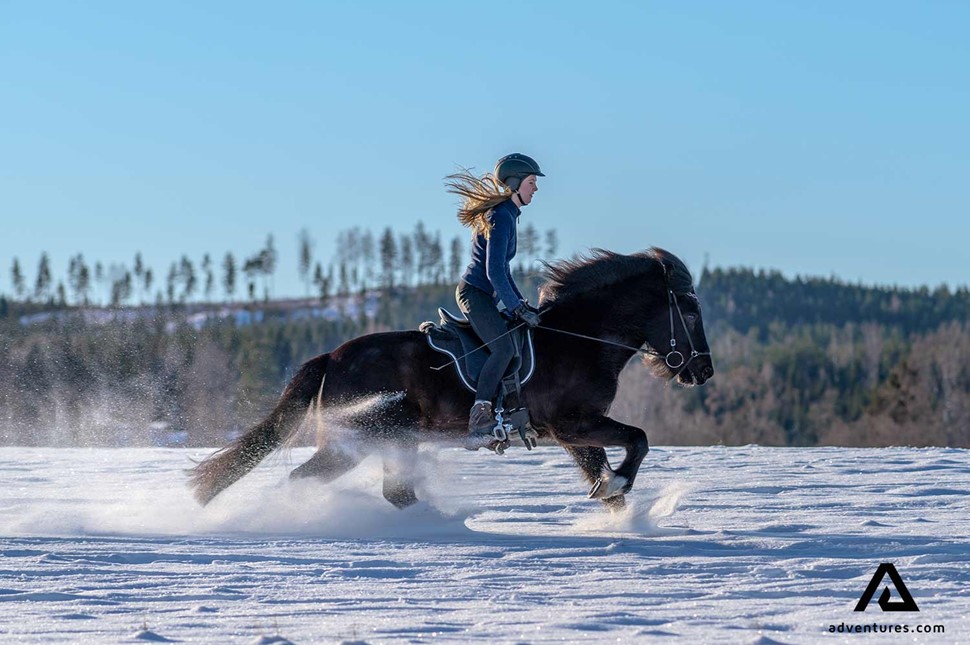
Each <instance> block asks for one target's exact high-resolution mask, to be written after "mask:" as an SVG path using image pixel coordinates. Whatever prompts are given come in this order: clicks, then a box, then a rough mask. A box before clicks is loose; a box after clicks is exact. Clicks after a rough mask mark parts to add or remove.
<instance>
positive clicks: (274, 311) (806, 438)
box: [0, 230, 970, 448]
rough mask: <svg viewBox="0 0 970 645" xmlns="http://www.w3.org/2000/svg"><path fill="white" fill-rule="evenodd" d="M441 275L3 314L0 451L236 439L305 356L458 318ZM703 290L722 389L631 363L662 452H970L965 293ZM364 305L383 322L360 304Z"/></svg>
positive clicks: (640, 422)
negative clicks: (445, 316)
mask: <svg viewBox="0 0 970 645" xmlns="http://www.w3.org/2000/svg"><path fill="white" fill-rule="evenodd" d="M343 235H345V237H344V238H342V241H343V242H344V243H345V244H346V245H347V246H348V247H350V249H351V250H348V251H344V253H345V255H342V256H340V259H342V260H343V261H344V262H345V264H346V266H347V267H348V269H347V273H348V278H347V280H348V284H349V283H351V281H352V280H353V277H352V276H353V273H352V268H351V265H352V264H354V266H355V267H356V269H357V278H356V279H357V281H358V283H359V284H361V285H363V284H370V281H371V280H373V281H374V284H376V285H379V284H381V280H382V278H381V277H380V273H379V271H380V264H379V262H377V260H376V258H377V257H379V250H378V249H379V245H376V246H375V249H374V253H375V261H374V262H373V263H371V264H370V266H371V267H372V271H373V275H371V276H368V273H367V266H368V264H367V262H366V261H365V260H364V258H365V257H366V256H367V253H366V252H365V251H364V250H363V248H364V247H365V245H366V242H364V241H363V240H364V235H363V231H360V230H357V231H356V232H345V233H344V234H343ZM373 239H374V241H375V244H376V243H377V241H378V240H379V238H377V237H374V238H373ZM432 239H434V238H433V237H432ZM396 241H398V242H399V241H400V238H397V239H396ZM411 243H412V244H413V243H414V240H413V238H411ZM355 245H356V247H357V248H358V249H360V250H359V251H358V252H354V251H352V249H353V248H354V247H355ZM398 252H400V247H399V249H398ZM335 260H337V259H336V258H335ZM355 263H356V264H355ZM436 264H437V263H436V262H431V263H429V264H426V265H424V268H423V269H419V267H418V262H417V260H415V266H414V269H413V271H414V273H413V274H412V279H411V281H410V282H409V283H408V282H406V281H405V280H404V278H403V276H404V274H402V273H401V272H400V271H401V268H400V265H399V264H398V265H394V266H395V269H394V275H393V280H394V282H393V283H391V282H388V281H387V280H386V279H385V282H384V284H388V285H390V284H393V285H394V286H393V287H391V286H388V287H386V288H384V289H380V290H377V288H376V287H375V289H371V290H363V289H360V288H357V289H353V288H351V289H348V293H347V295H346V296H345V297H344V298H340V299H337V300H333V301H332V302H331V303H330V307H331V308H333V307H335V306H338V305H339V307H343V309H342V310H341V311H342V312H343V313H342V314H341V315H340V316H337V317H332V316H331V317H319V316H317V315H316V314H315V313H314V311H317V313H319V311H318V310H321V309H322V307H320V305H319V304H313V303H314V302H319V301H317V300H316V299H314V300H313V301H308V302H307V306H308V307H310V306H315V307H317V310H312V311H311V310H309V309H304V310H301V311H303V313H304V314H307V315H301V316H297V315H294V310H293V309H292V307H289V308H287V307H284V306H283V303H277V302H274V301H269V302H260V303H257V304H250V305H248V307H249V308H250V309H252V310H254V311H259V312H260V313H261V314H262V317H261V320H260V321H259V322H253V323H252V324H242V323H240V322H238V321H236V320H235V319H233V318H231V317H230V318H226V319H219V318H210V319H209V320H208V321H207V322H205V323H204V324H202V325H201V326H200V325H198V324H196V325H193V324H190V321H189V316H188V313H190V311H191V310H192V309H191V308H183V307H179V306H175V307H164V308H157V309H155V310H154V311H152V312H151V314H152V315H151V316H146V317H125V316H124V315H123V314H124V313H125V312H124V310H120V311H116V312H115V313H116V314H117V317H116V318H115V319H114V320H113V322H108V323H105V322H103V321H102V322H98V323H95V322H89V321H88V320H87V319H86V318H85V317H84V316H83V315H82V313H83V312H82V311H80V310H75V309H73V308H68V309H67V310H65V312H64V314H65V315H64V316H60V317H51V318H48V319H45V320H44V321H42V322H40V323H37V324H30V325H24V324H21V323H20V322H19V318H17V317H16V316H12V315H7V316H6V317H4V316H2V315H0V419H3V420H4V421H3V423H0V443H7V444H24V443H27V444H50V445H61V444H111V445H114V444H124V443H135V444H137V443H144V442H145V441H146V440H147V439H146V434H145V432H146V431H145V428H146V427H148V424H149V423H151V422H152V421H157V420H162V421H165V422H168V423H170V424H171V425H172V427H174V428H179V429H183V430H185V431H186V432H187V433H188V437H189V439H188V441H189V443H191V444H194V445H218V444H222V443H224V442H225V439H226V438H227V435H229V434H231V433H232V432H235V431H238V430H240V429H242V428H244V427H245V426H247V425H248V424H250V423H252V422H253V421H254V420H256V419H258V418H259V417H260V416H261V415H263V414H264V413H265V412H266V411H268V410H269V409H271V408H272V405H273V403H274V401H275V399H276V397H277V396H278V395H279V392H280V391H281V389H282V387H283V386H284V384H285V383H286V382H287V380H288V379H289V377H290V376H291V375H292V374H293V373H294V371H295V370H296V369H297V368H298V366H299V365H300V364H301V363H302V362H303V361H304V360H306V359H308V358H310V357H312V356H314V355H316V354H318V353H321V352H326V351H330V350H332V349H333V348H334V347H336V346H337V345H339V344H340V343H342V342H344V341H346V340H348V339H349V338H352V337H354V336H358V335H360V334H363V333H369V332H375V331H384V330H393V329H414V328H416V327H417V325H418V323H420V322H421V321H422V320H426V319H429V318H434V317H435V313H434V312H435V310H436V308H437V307H438V306H442V305H444V306H452V307H453V303H454V284H453V282H451V281H450V280H444V279H442V277H441V274H439V273H436V269H435V265H436ZM526 269H528V265H525V264H523V265H522V266H518V267H516V273H515V276H516V281H517V282H518V284H519V285H520V286H521V287H522V289H523V293H526V294H527V295H530V294H531V295H532V296H533V297H534V295H535V291H536V287H537V285H538V283H539V282H540V281H541V279H542V277H541V275H540V274H538V273H536V272H534V271H528V270H526ZM203 276H204V274H203ZM436 276H437V277H436ZM436 280H437V281H438V282H439V283H438V284H436ZM203 284H204V278H203ZM697 290H698V295H699V297H700V301H701V307H702V313H703V317H704V323H705V328H706V331H707V336H708V339H709V340H710V343H711V348H712V351H713V357H714V363H715V368H716V374H715V376H714V378H713V379H712V380H711V381H709V383H708V384H707V385H705V386H704V387H702V388H692V389H686V390H685V389H681V388H678V387H671V386H669V385H668V384H665V383H663V382H660V381H658V380H656V379H654V378H653V377H652V376H651V375H650V374H649V371H648V370H647V369H646V368H645V367H644V366H643V365H641V364H640V362H639V361H637V360H634V361H631V363H630V365H628V366H627V368H626V370H624V372H623V374H622V376H621V380H620V388H619V393H618V395H617V398H616V401H615V402H614V405H613V409H612V410H611V415H613V416H614V417H615V418H618V419H620V420H623V421H625V422H628V423H632V424H635V425H637V426H640V427H643V428H645V429H646V430H647V433H648V435H649V437H650V439H651V442H652V443H654V444H711V443H723V444H728V445H737V444H746V443H758V444H762V445H777V446H803V445H853V446H879V445H899V444H903V445H917V446H920V445H943V446H951V447H964V448H967V447H970V323H968V320H970V317H968V316H967V312H968V308H970V294H968V291H967V289H966V288H965V287H961V288H957V289H954V290H950V289H945V288H939V289H924V288H919V289H900V288H895V287H893V288H889V287H865V286H861V285H856V284H850V283H845V282H841V281H839V280H836V279H831V278H830V279H814V278H813V279H805V278H796V279H786V278H785V277H783V276H782V275H781V274H779V273H777V272H764V271H754V270H750V269H743V268H735V269H705V270H704V271H703V272H702V273H701V275H700V277H699V281H698V289H697ZM365 299H370V301H372V302H374V303H376V309H375V310H370V311H372V312H373V311H376V313H371V314H365V313H364V311H365V309H364V308H362V307H360V306H357V307H352V306H350V305H351V304H354V303H356V304H357V305H360V304H361V303H362V302H363V301H364V300H365ZM17 306H23V303H17ZM200 306H201V305H196V307H195V309H198V307H200ZM14 308H15V307H14ZM0 310H2V302H0ZM11 312H12V311H11ZM540 350H541V348H540Z"/></svg>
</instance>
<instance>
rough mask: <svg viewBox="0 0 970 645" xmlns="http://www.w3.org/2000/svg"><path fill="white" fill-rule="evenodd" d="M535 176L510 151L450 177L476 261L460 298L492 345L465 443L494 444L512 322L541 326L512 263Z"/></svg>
mask: <svg viewBox="0 0 970 645" xmlns="http://www.w3.org/2000/svg"><path fill="white" fill-rule="evenodd" d="M536 177H545V175H543V174H542V171H541V170H539V164H537V163H536V162H535V160H534V159H532V158H531V157H528V156H526V155H523V154H519V153H513V154H510V155H506V156H505V157H502V158H501V159H499V160H498V163H497V164H495V170H494V171H493V172H492V173H491V174H486V175H484V176H483V177H481V178H478V177H475V176H474V175H472V174H471V173H470V172H468V171H465V172H462V173H459V174H456V175H451V176H449V177H448V181H447V184H446V185H447V186H448V189H449V192H452V193H455V194H457V195H459V196H461V197H462V205H461V207H460V208H459V209H458V220H459V221H460V222H461V223H462V224H463V225H464V226H467V227H469V228H471V229H472V236H473V244H472V259H471V263H470V264H469V265H468V268H467V269H465V273H464V275H462V277H461V281H460V282H459V283H458V288H457V289H456V291H455V298H456V300H457V301H458V307H459V308H460V309H461V311H462V313H464V314H465V317H466V318H467V319H468V320H469V322H471V324H472V328H474V330H475V333H477V334H478V336H479V337H480V338H481V339H482V342H484V343H487V344H488V348H489V350H490V352H491V353H490V354H489V356H488V359H487V360H486V361H485V364H484V365H483V366H482V371H481V374H480V375H479V377H478V389H477V391H476V393H475V403H474V405H473V406H472V409H471V411H470V413H469V418H468V433H469V440H468V441H467V442H466V447H468V448H469V449H470V450H477V449H478V448H479V447H481V446H490V447H491V445H492V444H493V442H490V441H489V437H491V435H492V430H493V428H494V426H495V416H494V414H493V412H492V402H493V401H494V400H495V398H496V397H497V396H498V391H499V387H500V385H501V382H502V377H503V376H504V375H505V371H506V369H508V366H509V363H511V361H512V359H513V358H514V356H515V346H514V345H513V342H512V338H511V335H510V334H508V333H507V332H508V331H509V326H508V323H507V320H508V319H509V318H511V319H512V320H520V321H521V322H524V323H525V324H527V325H528V326H529V327H535V326H536V325H538V324H539V314H538V312H537V311H536V309H535V308H533V307H531V306H530V305H529V304H528V303H527V302H526V300H525V298H523V297H522V294H521V293H520V292H519V289H518V287H516V286H515V282H514V281H513V280H512V270H511V268H510V262H511V260H512V258H513V257H515V251H516V222H517V221H518V219H519V215H520V214H521V212H522V210H521V209H522V207H523V206H526V205H528V204H529V203H531V202H532V197H533V195H535V192H536V191H537V190H538V187H537V185H536Z"/></svg>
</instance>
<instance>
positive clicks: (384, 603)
mask: <svg viewBox="0 0 970 645" xmlns="http://www.w3.org/2000/svg"><path fill="white" fill-rule="evenodd" d="M207 453H208V451H204V450H189V449H162V448H144V449H132V448H125V449H66V448H65V449H53V448H2V449H0V535H2V536H3V537H0V634H4V636H3V640H4V642H17V643H49V642H84V643H99V642H110V643H115V642H130V643H138V642H197V643H200V642H201V643H245V644H253V643H295V644H305V643H370V644H372V645H373V644H375V643H391V642H397V643H400V642H408V643H430V642H434V643H439V642H455V643H459V642H461V643H467V642H481V643H547V642H557V643H562V642H565V643H574V642H575V643H580V642H582V643H590V642H597V643H599V642H620V643H626V642H644V641H649V642H654V641H655V642H671V643H674V642H677V643H680V642H694V643H701V642H704V643H709V642H718V643H743V644H746V645H750V644H755V643H760V644H767V643H813V642H820V643H827V642H845V643H852V642H879V643H893V642H899V643H904V642H905V643H913V642H916V643H967V642H970V538H968V535H970V503H968V497H967V494H968V492H970V452H968V451H965V450H955V449H942V448H932V449H910V448H892V449H843V448H815V449H781V448H778V449H770V448H761V447H756V446H747V447H742V448H726V447H710V448H655V449H653V451H652V452H651V453H650V455H649V456H648V457H647V460H646V461H645V462H644V468H643V470H642V471H641V473H640V477H639V478H638V480H637V483H636V485H635V487H634V489H633V492H632V493H631V495H630V496H629V498H628V499H629V501H630V507H629V508H628V510H627V511H625V512H623V513H618V514H615V515H611V514H609V513H608V512H606V511H605V510H603V509H602V508H601V505H600V504H599V503H598V502H593V501H590V500H587V499H586V498H585V491H586V489H587V486H586V485H585V484H584V483H583V482H581V481H580V478H579V474H578V471H577V469H576V468H575V467H574V466H573V465H572V463H571V461H570V460H569V459H568V457H567V456H566V455H565V453H563V452H562V451H561V450H560V449H558V448H556V447H540V448H538V449H537V450H535V451H533V452H527V451H525V450H524V449H521V448H519V449H516V448H514V447H513V448H512V449H510V450H509V452H507V453H506V454H505V455H504V456H496V455H493V454H490V453H489V454H486V453H485V452H484V451H479V452H477V453H469V452H467V451H464V450H461V449H455V448H445V449H440V448H435V447H425V448H423V449H422V452H421V472H422V474H423V478H424V479H423V482H422V485H421V487H420V488H419V497H421V498H422V500H424V501H422V502H420V503H419V504H417V505H416V506H414V507H412V508H409V509H407V510H405V511H398V510H396V509H394V508H393V507H392V506H391V505H390V504H388V503H387V502H386V501H384V499H383V498H382V497H381V495H380V478H381V464H380V461H379V459H377V458H370V459H368V460H367V461H365V462H364V463H363V464H361V466H360V467H358V468H357V469H356V470H354V471H352V472H351V473H349V474H347V475H345V476H344V477H342V478H341V479H339V480H337V481H336V482H332V483H330V484H328V485H322V484H319V483H317V482H312V481H305V480H302V481H299V482H289V481H288V480H287V477H286V476H287V473H288V472H289V470H290V469H292V468H293V467H295V466H296V465H299V464H300V463H302V461H303V460H305V459H306V458H308V457H309V455H310V454H311V453H312V451H311V450H309V449H305V448H300V449H294V450H292V451H289V452H284V453H281V454H280V455H279V456H277V457H274V458H271V459H270V460H268V461H267V463H265V464H264V465H263V466H260V468H258V469H257V470H256V471H254V472H253V473H252V474H251V475H249V476H248V477H246V478H244V479H243V480H241V481H240V482H239V483H238V484H237V485H235V486H233V487H232V488H230V489H229V490H228V491H226V493H224V494H223V495H221V496H220V497H218V498H217V499H216V500H215V501H214V502H213V503H212V504H210V505H209V507H207V508H204V509H203V508H200V507H199V506H197V505H196V504H195V503H194V502H193V501H192V499H191V496H190V494H189V492H188V490H187V489H186V488H185V485H184V482H185V473H184V471H185V469H186V468H188V467H190V466H191V465H192V462H191V459H196V460H197V459H200V458H202V457H203V456H205V455H206V454H207ZM881 562H891V563H893V564H894V565H895V567H896V568H897V570H898V571H899V573H900V575H901V576H902V578H903V580H904V582H905V584H906V586H907V588H908V589H909V591H910V593H911V594H912V595H913V597H914V599H915V601H916V602H917V604H918V605H919V609H920V611H919V613H903V612H891V613H883V612H882V611H881V610H880V608H879V606H878V604H877V603H876V602H875V601H873V602H872V603H871V605H870V606H869V608H868V609H867V611H866V612H864V613H861V612H854V611H853V609H854V607H855V604H856V603H857V602H858V600H859V598H860V596H861V595H862V592H863V591H864V590H865V588H866V586H867V585H868V583H869V580H870V579H871V577H872V576H873V574H874V573H875V571H876V568H877V567H878V566H879V564H880V563H881ZM886 584H888V578H887V581H886ZM882 586H884V585H881V587H882ZM881 587H880V588H881ZM894 593H895V591H894ZM843 623H844V624H846V625H872V624H874V623H875V624H878V625H888V626H904V625H905V626H908V627H909V628H910V629H911V630H915V628H916V626H917V625H921V626H931V625H943V626H944V628H945V630H946V632H945V634H916V633H914V632H913V631H910V632H909V633H903V634H885V633H881V634H845V633H842V634H839V633H830V632H829V626H830V625H835V626H839V625H840V624H843Z"/></svg>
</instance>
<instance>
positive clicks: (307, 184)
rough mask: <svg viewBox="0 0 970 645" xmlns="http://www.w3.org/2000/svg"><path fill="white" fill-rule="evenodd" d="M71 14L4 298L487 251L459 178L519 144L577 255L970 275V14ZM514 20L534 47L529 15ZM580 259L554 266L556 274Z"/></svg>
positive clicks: (41, 22) (50, 9)
mask: <svg viewBox="0 0 970 645" xmlns="http://www.w3.org/2000/svg"><path fill="white" fill-rule="evenodd" d="M490 7H491V8H490V10H488V11H481V10H480V9H478V8H476V7H472V6H463V5H458V6H455V5H453V4H450V3H444V2H430V1H426V2H419V3H416V4H413V5H408V6H407V7H404V6H399V5H396V4H393V3H383V2H377V3H370V4H367V5H361V6H348V5H344V4H340V3H301V2H297V3H294V4H290V5H287V6H286V7H282V8H277V9H275V10H274V12H273V13H269V12H268V11H267V10H266V9H265V8H264V7H263V6H261V5H259V4H256V3H245V2H244V3H212V4H207V5H205V6H203V7H198V6H194V5H192V4H191V3H180V2H176V3H168V4H166V5H165V6H164V7H153V6H142V5H127V4H125V3H116V4H112V3H109V4H107V5H104V6H102V8H101V10H100V11H99V12H92V11H90V10H89V9H88V8H85V7H81V6H77V5H73V4H71V3H63V4H58V3H54V4H53V5H45V6H44V7H43V8H39V7H34V6H29V5H20V6H15V7H10V8H8V12H7V15H6V16H5V21H4V23H3V24H0V42H2V43H4V44H3V45H2V47H0V71H2V72H3V74H4V77H5V78H6V79H8V82H7V83H5V84H4V85H3V86H2V87H0V118H3V119H4V121H5V122H6V123H9V124H15V125H16V128H9V129H8V131H7V132H5V133H4V134H3V135H2V138H0V141H2V143H3V147H4V150H5V153H6V154H5V155H4V156H3V158H2V159H0V221H2V227H0V231H2V234H0V293H3V294H7V295H11V294H12V291H13V290H12V285H11V276H10V273H11V265H12V262H13V259H14V258H17V259H18V260H19V262H20V266H21V269H22V271H23V272H24V274H25V277H26V278H27V281H28V286H30V287H32V286H33V280H34V279H35V278H36V273H37V267H38V263H39V259H40V254H41V253H42V252H47V253H48V254H49V255H50V259H51V270H52V273H53V279H54V286H55V287H56V284H57V281H58V280H63V281H64V282H65V286H67V284H66V283H67V280H66V276H67V267H68V260H69V258H70V257H72V256H74V255H76V254H78V253H81V254H83V255H84V258H85V260H86V261H87V262H88V264H89V265H92V266H93V264H94V263H95V262H96V261H100V262H102V263H103V265H104V266H105V267H106V268H107V267H109V266H110V265H112V264H122V263H124V264H125V265H126V266H127V268H128V269H131V268H132V262H133V258H134V254H135V253H136V252H138V251H140V252H141V253H142V254H143V256H144V259H145V262H146V264H147V265H149V266H151V267H152V269H153V272H154V273H155V276H156V279H157V280H159V281H161V280H163V279H164V275H165V273H167V270H168V266H169V265H170V264H171V263H175V262H178V261H179V259H180V258H181V256H182V255H183V254H184V255H187V256H188V257H189V258H190V259H191V260H192V261H193V262H194V263H195V264H196V265H198V263H199V262H200V261H201V259H202V255H203V253H209V254H210V255H211V256H212V259H213V261H214V263H216V265H217V266H218V264H219V261H220V259H221V258H222V257H223V256H224V255H225V253H226V252H232V253H233V255H234V256H235V257H236V258H237V260H242V259H243V258H245V257H246V256H249V255H252V254H254V253H255V252H257V251H258V250H259V249H260V248H261V247H262V245H263V243H264V241H265V239H266V236H267V235H268V234H272V235H273V236H274V238H275V241H276V247H277V250H278V252H279V262H278V269H277V272H276V275H277V277H276V292H275V294H274V297H286V296H294V297H298V296H300V295H302V294H303V293H304V287H303V284H302V282H301V281H300V279H299V273H298V269H297V267H298V261H297V235H298V233H299V231H300V230H302V229H306V230H308V231H309V232H310V235H311V236H312V237H313V238H314V239H315V240H316V242H317V244H316V249H315V252H316V255H317V257H318V258H320V259H323V260H324V261H323V266H324V268H325V269H326V266H327V264H328V262H327V261H326V260H327V259H329V258H333V257H334V256H335V252H336V239H335V238H336V233H337V232H339V231H343V230H347V229H350V228H352V227H354V226H360V227H361V228H363V229H365V230H370V231H372V232H373V233H375V234H377V235H379V234H380V232H381V231H382V230H383V229H384V228H385V227H387V226H390V227H392V229H393V230H394V232H395V233H396V234H398V235H400V234H406V233H409V232H411V231H412V230H413V228H414V226H415V225H416V224H417V222H418V221H422V222H424V224H425V226H426V227H427V228H428V230H429V231H430V232H432V233H434V232H440V233H441V236H442V239H443V240H446V241H447V240H451V239H452V238H453V237H455V236H462V237H463V238H466V239H467V233H466V231H465V230H464V229H462V228H461V227H460V226H459V225H458V223H457V221H456V219H455V206H456V202H455V200H454V199H453V197H452V196H451V195H448V194H447V193H446V192H445V190H444V185H443V183H442V178H443V177H444V176H445V175H447V174H449V173H451V172H454V171H455V170H456V169H457V168H460V167H464V166H469V167H472V168H474V169H475V170H476V172H484V171H487V170H490V169H491V167H492V164H494V162H495V160H496V159H497V158H498V157H500V156H502V155H503V154H506V153H508V152H513V151H518V152H524V153H526V154H530V155H531V156H533V157H535V158H536V159H537V160H538V161H539V163H540V165H541V166H542V168H543V171H544V173H545V174H546V175H547V176H546V177H544V178H542V179H541V180H540V182H539V186H540V190H539V193H538V194H537V196H536V199H535V202H534V203H533V204H532V205H531V206H529V207H528V208H526V209H525V210H524V213H523V217H522V225H524V224H526V223H532V224H534V225H535V227H536V228H537V229H538V230H539V231H540V232H544V231H546V230H549V229H556V230H557V231H558V234H559V253H558V256H559V257H561V258H565V257H569V256H572V255H575V254H577V253H581V252H583V251H586V250H589V249H592V248H595V247H602V248H609V249H612V250H615V251H617V252H621V253H631V252H634V251H638V250H642V249H645V248H647V247H649V246H660V247H664V248H667V249H670V250H671V251H672V252H674V253H676V254H677V255H679V256H680V257H681V258H682V259H684V260H685V262H686V263H687V264H688V266H689V267H690V268H691V269H692V270H693V272H694V274H695V276H699V275H700V272H701V270H702V268H703V266H705V265H707V266H710V267H717V268H725V269H728V268H737V267H740V268H746V269H747V268H750V269H752V270H755V271H757V270H766V271H779V272H780V273H781V274H782V275H783V276H785V277H786V278H787V279H795V278H797V277H819V278H829V277H835V278H837V279H838V280H840V281H843V282H845V283H846V284H862V285H865V286H873V287H893V286H895V287H899V288H905V289H918V288H920V287H924V286H925V287H928V288H931V289H933V288H936V287H939V286H941V285H946V286H947V287H948V288H949V289H950V290H951V291H954V290H956V289H958V288H960V287H963V286H966V285H967V284H968V283H970V275H968V273H967V270H966V261H965V258H964V256H965V251H964V248H963V246H964V244H963V240H964V239H966V238H968V237H970V218H968V217H967V214H968V212H970V190H968V189H967V188H966V187H965V180H964V178H965V177H966V176H968V175H970V158H968V156H967V155H966V150H967V149H968V148H970V123H968V122H967V119H966V116H965V115H966V114H968V113H970V83H967V82H966V81H967V78H966V77H967V69H970V65H968V63H970V44H968V42H967V40H966V38H965V33H964V32H965V25H967V24H970V6H964V5H960V6H937V5H932V6H919V7H913V6H911V5H905V4H902V3H897V4H894V3H888V4H887V3H874V2H862V3H854V4H852V5H851V6H839V7H837V8H834V9H829V10H825V9H820V8H818V7H811V6H801V5H798V6H778V5H776V4H775V3H770V2H767V1H761V2H742V3H735V4H732V5H729V6H711V5H709V4H704V3H679V4H677V5H657V4H641V3H632V2H610V3H604V4H602V5H600V6H598V7H597V8H596V11H590V10H589V7H588V6H587V5H584V4H582V3H576V2H563V3H555V4H544V3H536V4H529V5H522V4H521V3H512V2H494V3H493V4H492V5H490ZM512 24H514V25H515V28H511V27H510V25H512ZM543 259H547V260H552V259H554V258H548V257H547V258H543Z"/></svg>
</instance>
